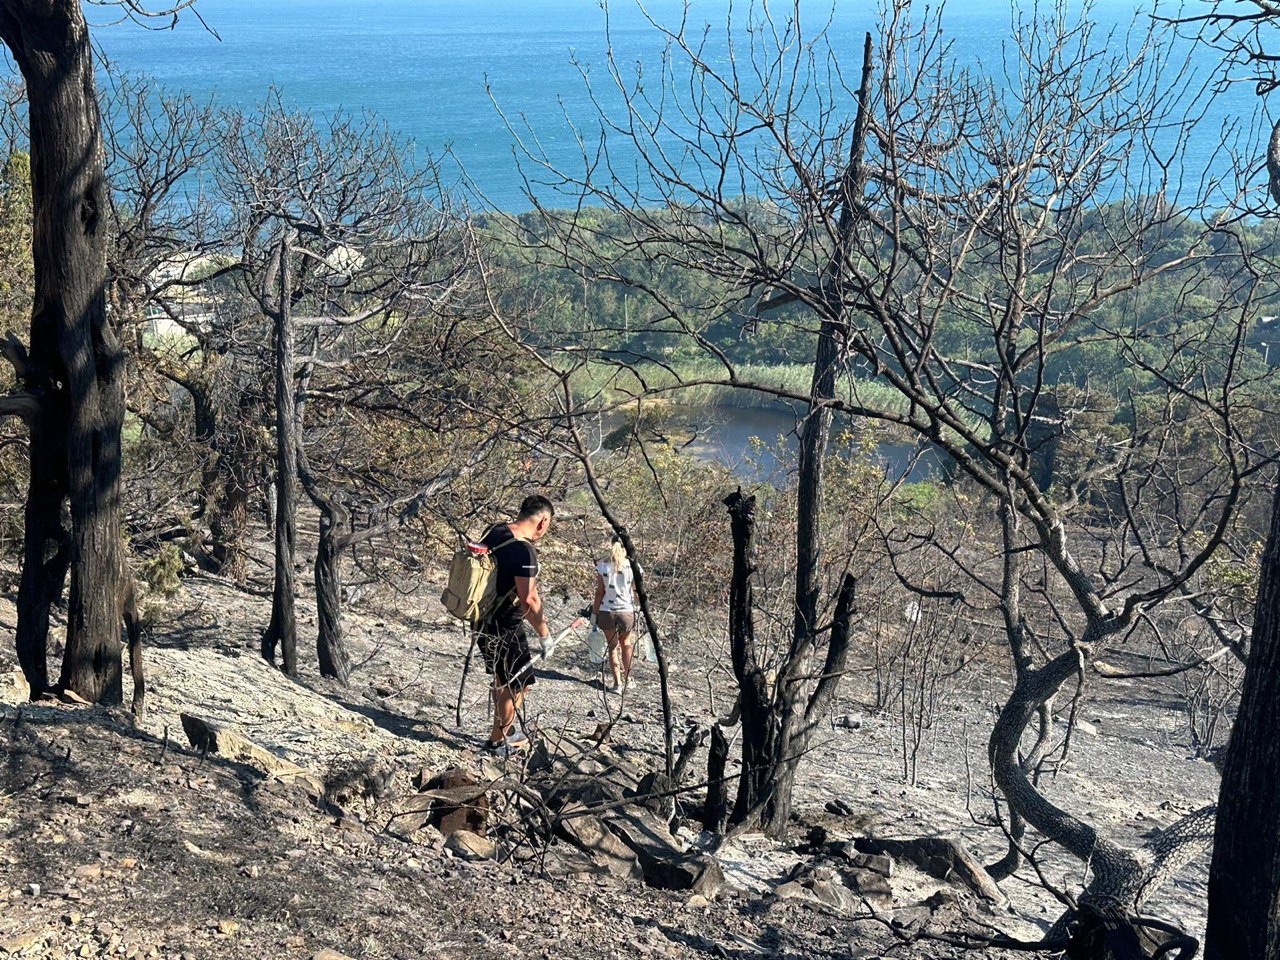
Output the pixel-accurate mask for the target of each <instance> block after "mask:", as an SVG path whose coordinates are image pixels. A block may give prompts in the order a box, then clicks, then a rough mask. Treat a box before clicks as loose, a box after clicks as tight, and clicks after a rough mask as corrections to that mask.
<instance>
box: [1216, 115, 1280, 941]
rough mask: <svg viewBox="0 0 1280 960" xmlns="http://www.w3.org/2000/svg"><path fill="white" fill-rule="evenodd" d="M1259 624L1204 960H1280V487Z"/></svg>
mask: <svg viewBox="0 0 1280 960" xmlns="http://www.w3.org/2000/svg"><path fill="white" fill-rule="evenodd" d="M1278 129H1280V128H1278ZM1253 624H1254V625H1253V640H1252V643H1251V645H1250V649H1249V663H1248V665H1247V666H1246V667H1245V672H1244V686H1243V689H1242V690H1241V693H1240V709H1239V712H1238V713H1237V714H1236V722H1235V726H1234V727H1232V730H1231V740H1230V742H1229V743H1228V745H1227V753H1226V759H1225V760H1224V762H1223V767H1222V787H1221V790H1220V793H1219V795H1218V820H1217V826H1216V828H1215V831H1214V847H1213V861H1212V864H1211V866H1210V868H1209V924H1208V928H1207V933H1206V940H1205V960H1234V958H1236V957H1250V958H1252V960H1280V483H1278V484H1277V486H1276V498H1275V501H1274V503H1273V505H1272V514H1271V534H1270V536H1269V538H1268V540H1267V549H1266V553H1265V554H1264V556H1263V558H1262V578H1261V581H1260V582H1259V585H1258V599H1257V603H1256V607H1255V610H1254V621H1253Z"/></svg>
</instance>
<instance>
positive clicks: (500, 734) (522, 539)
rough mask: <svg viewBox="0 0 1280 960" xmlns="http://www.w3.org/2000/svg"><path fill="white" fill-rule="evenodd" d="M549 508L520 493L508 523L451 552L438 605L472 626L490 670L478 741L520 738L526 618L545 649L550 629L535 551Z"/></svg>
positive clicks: (499, 748) (527, 679) (503, 743)
mask: <svg viewBox="0 0 1280 960" xmlns="http://www.w3.org/2000/svg"><path fill="white" fill-rule="evenodd" d="M554 517H555V507H554V506H553V505H552V503H551V501H550V500H548V499H547V498H546V497H543V496H538V495H536V494H535V495H533V496H528V497H525V499H524V501H523V502H522V503H521V504H520V511H519V513H518V514H517V516H516V518H515V520H513V521H511V522H510V523H499V524H496V525H495V526H493V527H491V528H490V529H489V531H488V533H486V534H485V535H484V537H483V538H481V540H480V541H479V542H478V543H476V544H469V545H468V546H467V548H465V549H464V550H462V551H460V552H459V554H458V556H457V557H455V558H454V563H453V566H452V567H451V568H450V572H449V588H448V589H447V590H446V591H445V593H444V596H443V598H442V599H443V601H444V605H445V607H446V608H447V609H448V610H449V612H450V613H452V614H453V615H454V616H456V617H458V618H459V619H463V620H466V621H468V622H469V623H470V624H471V626H472V627H473V629H474V630H475V635H476V642H477V644H478V646H479V647H480V655H481V656H482V657H483V658H484V668H485V672H486V673H489V674H490V675H492V677H493V703H494V708H493V729H492V731H491V732H490V734H489V740H488V742H487V743H486V744H485V748H486V749H487V750H489V751H492V752H495V753H497V752H505V751H509V750H510V749H512V748H515V747H518V746H520V745H521V743H523V741H524V739H525V738H524V736H523V734H517V735H514V736H513V735H512V734H511V730H512V727H513V726H514V724H515V720H516V712H517V711H518V710H519V709H520V707H521V705H522V704H523V702H524V694H525V690H526V689H527V688H528V687H529V686H530V685H532V684H533V682H534V676H533V656H532V654H531V652H530V650H529V633H528V630H527V629H526V627H525V624H526V623H527V624H528V625H529V626H531V627H533V629H534V632H535V633H537V635H538V637H539V638H540V639H541V641H542V643H543V645H544V649H545V646H546V644H547V638H548V637H549V636H550V629H549V628H548V627H547V619H546V617H545V616H544V615H543V611H542V597H541V596H540V594H539V593H538V551H537V549H536V548H535V547H534V544H535V543H537V542H538V541H539V540H541V539H542V538H543V537H544V536H546V534H547V531H548V530H549V529H550V528H551V521H552V518H554Z"/></svg>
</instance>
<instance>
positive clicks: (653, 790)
mask: <svg viewBox="0 0 1280 960" xmlns="http://www.w3.org/2000/svg"><path fill="white" fill-rule="evenodd" d="M673 789H675V785H674V784H673V783H672V781H671V778H670V777H668V776H667V775H666V774H665V773H663V772H662V771H661V770H651V771H650V772H649V773H646V774H645V775H644V776H643V777H641V778H640V783H639V785H638V786H637V787H636V797H637V798H639V800H640V802H641V803H643V804H644V805H645V806H646V807H648V808H649V809H650V810H652V811H653V812H654V813H661V812H662V808H663V807H664V806H665V805H666V804H668V803H670V798H669V796H663V794H670V792H671V791H672V790H673Z"/></svg>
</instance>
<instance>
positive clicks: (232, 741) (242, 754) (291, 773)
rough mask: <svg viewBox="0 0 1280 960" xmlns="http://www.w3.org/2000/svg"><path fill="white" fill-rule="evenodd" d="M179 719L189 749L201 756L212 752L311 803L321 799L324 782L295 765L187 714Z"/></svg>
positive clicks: (235, 732) (218, 725) (222, 728)
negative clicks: (293, 788)
mask: <svg viewBox="0 0 1280 960" xmlns="http://www.w3.org/2000/svg"><path fill="white" fill-rule="evenodd" d="M180 719H181V720H182V729H183V731H184V732H185V733H186V735H187V739H188V740H189V741H190V742H191V746H192V747H194V748H195V749H196V750H199V751H200V752H201V753H216V754H217V755H218V756H220V757H225V758H226V759H228V760H231V761H233V762H235V763H244V764H247V765H249V766H251V767H254V768H256V769H257V770H259V771H260V772H262V773H263V774H265V775H266V776H267V777H268V778H270V779H272V780H275V781H278V782H280V783H286V784H290V785H293V786H297V787H300V788H301V789H302V790H303V792H304V793H306V794H307V796H309V797H311V798H312V799H313V800H320V799H321V798H322V797H323V796H324V782H323V781H322V780H321V779H320V777H318V776H316V775H315V774H314V773H312V772H310V771H309V770H305V769H303V768H302V767H300V766H298V765H297V764H296V763H291V762H290V761H288V760H285V759H284V758H283V757H277V756H276V755H275V754H274V753H272V752H271V751H270V750H267V749H266V748H264V747H260V746H258V745H257V744H256V743H254V742H253V741H252V740H250V739H249V738H248V737H246V736H244V734H242V733H239V732H238V731H236V730H233V729H232V728H230V727H227V726H224V725H222V724H219V723H214V722H213V721H211V720H204V719H201V718H200V717H197V716H194V715H192V714H189V713H184V714H181V716H180Z"/></svg>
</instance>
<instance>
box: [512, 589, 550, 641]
mask: <svg viewBox="0 0 1280 960" xmlns="http://www.w3.org/2000/svg"><path fill="white" fill-rule="evenodd" d="M516 596H518V597H519V598H520V609H521V610H523V611H524V618H525V619H526V620H528V621H529V626H531V627H533V629H534V631H535V632H536V633H537V634H538V636H540V637H542V638H543V639H546V637H548V636H549V635H550V634H551V628H550V627H548V626H547V618H546V617H545V616H543V614H542V595H541V594H540V593H538V578H537V577H516Z"/></svg>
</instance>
